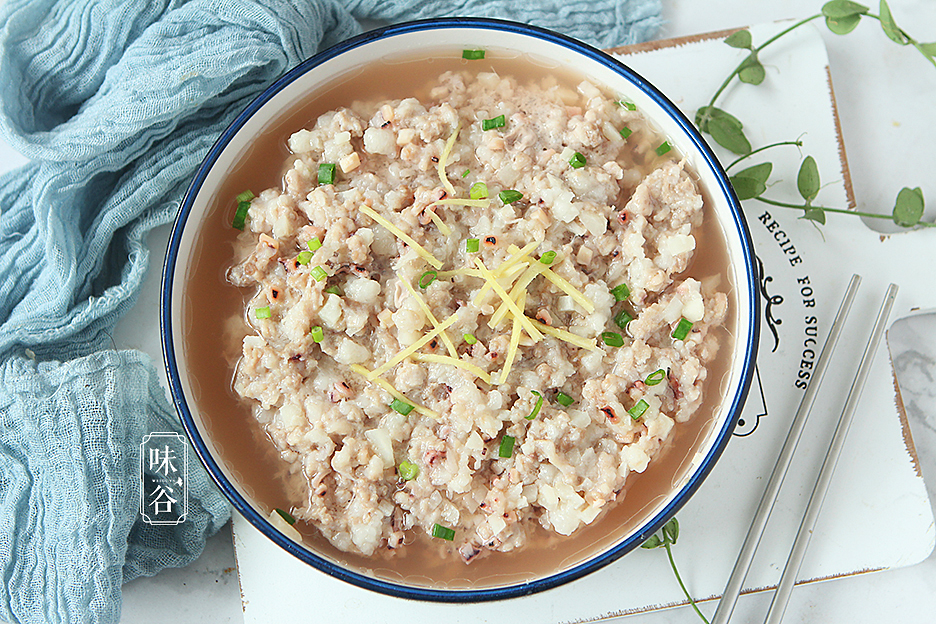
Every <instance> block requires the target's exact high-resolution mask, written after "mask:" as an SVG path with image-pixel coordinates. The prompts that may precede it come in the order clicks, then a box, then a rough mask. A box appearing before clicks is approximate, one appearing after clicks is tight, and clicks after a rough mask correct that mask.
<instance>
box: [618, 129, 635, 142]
mask: <svg viewBox="0 0 936 624" xmlns="http://www.w3.org/2000/svg"><path fill="white" fill-rule="evenodd" d="M633 133H634V131H633V130H631V129H630V128H628V127H627V126H624V127H623V128H621V138H622V139H626V138H627V137H629V136H630V135H632V134H633Z"/></svg>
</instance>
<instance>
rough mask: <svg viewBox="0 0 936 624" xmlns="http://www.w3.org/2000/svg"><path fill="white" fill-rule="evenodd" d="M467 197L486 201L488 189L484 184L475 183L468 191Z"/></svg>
mask: <svg viewBox="0 0 936 624" xmlns="http://www.w3.org/2000/svg"><path fill="white" fill-rule="evenodd" d="M468 197H470V198H471V199H487V197H488V187H487V184H485V183H484V182H475V183H474V184H472V185H471V188H470V189H469V190H468Z"/></svg>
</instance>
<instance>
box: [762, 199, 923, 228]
mask: <svg viewBox="0 0 936 624" xmlns="http://www.w3.org/2000/svg"><path fill="white" fill-rule="evenodd" d="M754 199H756V200H757V201H760V202H764V203H765V204H770V205H771V206H780V207H781V208H794V209H796V210H802V211H806V210H808V209H809V208H818V209H820V210H822V211H824V212H837V213H840V214H847V215H855V216H858V217H869V218H871V219H887V220H888V221H893V217H891V216H890V215H885V214H879V213H875V212H862V211H860V210H846V209H844V208H826V207H825V206H803V205H801V204H789V203H787V202H782V201H777V200H775V199H768V198H766V197H755V198H754ZM917 225H922V226H923V227H936V223H927V222H925V221H920V222H919V223H917Z"/></svg>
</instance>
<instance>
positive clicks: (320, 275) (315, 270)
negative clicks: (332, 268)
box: [309, 266, 328, 282]
mask: <svg viewBox="0 0 936 624" xmlns="http://www.w3.org/2000/svg"><path fill="white" fill-rule="evenodd" d="M309 274H310V275H311V276H312V277H314V278H315V281H316V282H321V281H322V280H323V279H325V278H326V277H328V272H326V271H325V269H323V268H322V267H320V266H316V267H312V270H311V271H309Z"/></svg>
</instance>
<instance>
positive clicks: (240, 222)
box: [231, 195, 250, 230]
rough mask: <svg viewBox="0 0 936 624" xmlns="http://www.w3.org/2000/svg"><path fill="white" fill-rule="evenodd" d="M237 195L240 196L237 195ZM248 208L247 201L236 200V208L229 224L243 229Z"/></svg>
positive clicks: (248, 203)
mask: <svg viewBox="0 0 936 624" xmlns="http://www.w3.org/2000/svg"><path fill="white" fill-rule="evenodd" d="M238 197H240V196H239V195H238ZM248 210H250V202H249V201H242V202H237V210H236V211H235V212H234V219H232V220H231V225H232V226H234V227H236V228H237V229H238V230H243V229H244V225H245V224H246V223H247V211H248Z"/></svg>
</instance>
